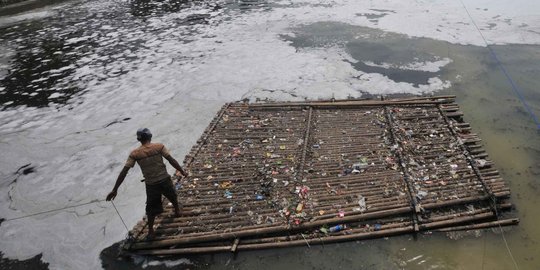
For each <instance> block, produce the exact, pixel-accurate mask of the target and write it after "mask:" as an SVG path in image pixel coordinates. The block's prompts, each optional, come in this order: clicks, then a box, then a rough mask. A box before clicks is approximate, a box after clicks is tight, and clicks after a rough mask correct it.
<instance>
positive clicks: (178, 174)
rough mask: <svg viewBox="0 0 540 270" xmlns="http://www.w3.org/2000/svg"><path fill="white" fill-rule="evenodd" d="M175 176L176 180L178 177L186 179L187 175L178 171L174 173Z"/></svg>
mask: <svg viewBox="0 0 540 270" xmlns="http://www.w3.org/2000/svg"><path fill="white" fill-rule="evenodd" d="M175 175H176V176H178V178H180V177H187V175H185V174H183V173H182V172H181V171H179V170H176V173H175Z"/></svg>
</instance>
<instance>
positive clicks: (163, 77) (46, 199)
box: [0, 0, 540, 269]
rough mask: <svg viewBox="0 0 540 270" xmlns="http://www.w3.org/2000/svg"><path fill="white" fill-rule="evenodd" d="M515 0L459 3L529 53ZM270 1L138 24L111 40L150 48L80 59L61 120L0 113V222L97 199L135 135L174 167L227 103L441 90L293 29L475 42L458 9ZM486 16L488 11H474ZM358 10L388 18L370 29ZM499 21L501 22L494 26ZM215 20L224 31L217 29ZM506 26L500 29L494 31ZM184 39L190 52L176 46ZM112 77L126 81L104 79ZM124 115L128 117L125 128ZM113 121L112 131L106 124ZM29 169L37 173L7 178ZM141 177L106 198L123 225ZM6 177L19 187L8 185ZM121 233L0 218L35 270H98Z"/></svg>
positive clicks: (428, 66) (62, 218)
mask: <svg viewBox="0 0 540 270" xmlns="http://www.w3.org/2000/svg"><path fill="white" fill-rule="evenodd" d="M518 2H519V3H516V2H515V1H514V2H512V3H502V2H498V5H497V6H494V7H493V6H490V5H492V3H491V2H488V1H479V0H475V1H467V5H470V7H469V8H470V10H471V13H472V15H473V16H474V17H475V19H476V20H477V22H478V23H479V26H480V27H485V26H486V25H488V24H489V23H492V22H494V23H497V25H496V26H494V27H492V28H490V29H486V30H485V32H484V34H485V36H486V37H487V38H488V40H490V41H491V42H493V43H531V44H537V43H539V42H540V35H538V34H537V33H535V32H534V29H537V28H538V26H539V25H540V21H539V19H538V16H535V15H536V14H535V12H537V11H538V10H540V8H536V7H538V5H539V4H538V3H536V2H535V1H524V0H521V1H518ZM372 3H376V5H375V4H372ZM112 4H114V3H110V2H107V3H105V2H96V1H94V2H92V3H91V5H90V4H85V5H82V6H81V7H82V8H89V9H99V8H107V7H108V5H112ZM280 4H281V5H282V6H281V7H276V8H273V9H271V10H269V11H248V12H244V13H238V12H233V11H231V14H228V15H226V14H219V12H216V11H212V10H207V9H203V8H198V7H194V8H193V9H187V10H183V11H181V12H179V13H178V14H171V15H166V16H163V17H160V18H152V19H149V20H148V25H149V26H150V27H155V28H156V29H159V31H156V32H144V31H139V29H121V28H120V29H118V31H117V32H118V33H116V34H118V35H123V37H127V38H129V37H131V38H133V39H134V40H135V39H142V40H144V41H145V44H147V45H148V47H147V48H146V49H141V50H140V51H137V52H130V51H127V52H125V54H126V55H132V56H133V55H134V56H136V57H135V59H134V60H133V59H131V58H128V57H123V56H119V57H118V58H116V60H115V61H112V62H111V63H109V64H107V66H103V65H101V66H100V64H99V62H97V60H96V59H98V58H99V57H100V56H99V55H97V54H95V55H90V56H88V57H84V58H82V59H80V60H79V61H78V64H80V65H78V68H77V69H76V71H75V74H74V75H73V78H77V79H79V78H80V79H81V80H80V83H81V87H82V88H84V89H85V90H86V94H84V95H83V96H82V97H80V98H76V99H74V100H72V101H70V102H71V104H69V105H68V106H65V107H60V108H58V109H57V108H55V107H47V108H39V109H37V108H27V107H24V106H21V107H18V108H14V109H10V110H6V111H0V127H1V128H0V130H1V131H0V152H2V153H9V155H2V156H1V157H0V171H1V175H0V177H2V179H3V181H2V182H1V183H2V184H1V185H0V190H1V192H0V216H1V217H3V218H7V219H9V218H15V217H19V216H23V215H27V214H32V213H36V212H40V211H46V210H50V209H55V208H59V207H65V206H68V205H73V204H78V203H82V202H88V201H92V200H94V199H102V198H104V197H105V195H106V194H107V192H108V191H110V189H111V188H112V186H113V185H114V181H115V178H116V175H117V173H118V172H119V171H120V169H121V167H122V164H123V162H124V161H125V159H126V158H127V154H128V153H129V150H130V149H132V148H135V147H136V146H137V143H136V141H135V138H134V132H135V130H136V129H137V128H139V127H149V128H150V129H151V130H152V131H153V132H154V134H155V140H156V141H161V142H164V143H165V144H166V145H167V146H168V147H169V148H170V149H171V150H172V153H173V155H174V156H175V157H177V159H180V160H181V157H182V156H184V155H185V154H187V153H188V151H189V149H190V147H191V145H193V144H194V143H195V141H196V139H197V138H198V137H199V136H200V134H201V133H202V131H203V130H204V128H205V127H206V126H207V124H208V123H209V122H210V120H211V119H212V117H214V115H215V113H216V112H217V111H218V110H219V108H220V107H221V105H222V104H223V103H224V102H229V101H235V100H239V99H243V98H249V99H251V100H255V99H257V98H259V99H264V98H270V99H273V100H303V99H306V98H307V99H318V98H329V97H332V96H334V97H335V98H345V97H348V96H353V97H359V96H361V95H362V94H361V93H362V92H368V93H372V94H387V93H412V94H420V93H432V92H434V91H438V90H441V89H444V88H447V87H449V86H450V85H451V82H449V81H442V80H441V79H440V78H438V77H436V76H435V75H434V77H432V78H430V79H429V80H428V84H424V85H419V86H417V87H415V86H414V85H412V84H410V83H404V82H395V81H392V80H391V79H389V78H388V77H385V76H384V75H382V74H378V73H363V72H361V71H358V70H355V69H354V68H353V66H351V64H350V63H351V62H354V61H353V59H351V57H350V55H348V54H347V53H346V51H345V50H344V48H342V47H340V46H338V45H336V46H330V47H326V48H305V49H300V50H298V49H296V48H294V47H292V46H291V45H290V44H289V42H287V41H284V40H283V39H281V38H280V35H284V34H287V35H289V36H291V35H293V34H294V33H291V28H293V27H298V26H301V25H308V24H311V23H314V22H319V21H337V22H343V23H348V24H351V25H360V26H369V27H375V28H380V29H383V30H387V31H394V32H398V33H404V34H407V35H410V36H415V37H431V38H435V39H440V40H446V41H449V42H454V43H462V44H475V45H483V41H482V39H481V37H479V35H478V32H477V31H476V29H475V28H474V26H472V25H471V24H470V21H469V19H468V17H467V15H466V14H465V13H464V12H456V11H459V10H460V8H462V7H461V4H460V3H459V1H444V2H436V3H435V2H431V1H429V2H426V1H415V2H410V1H397V0H394V1H385V2H371V1H356V0H355V1H352V0H341V1H336V2H332V5H328V4H327V3H326V2H325V1H322V0H316V1H306V2H304V3H298V2H294V3H292V2H288V1H282V2H281V3H280ZM488 4H489V5H488ZM520 4H521V5H520ZM483 6H488V7H489V8H488V10H487V11H485V10H477V9H476V7H483ZM534 8H536V9H534ZM372 9H379V10H382V9H384V10H391V11H374V10H372ZM201 13H204V14H211V18H210V19H209V23H208V24H199V25H194V26H185V27H183V28H179V29H167V28H164V26H166V25H167V24H169V23H170V21H172V20H178V19H183V18H186V17H187V16H189V15H193V14H201ZM359 13H379V14H382V13H385V16H383V17H380V18H378V19H377V21H376V22H374V21H373V20H371V21H370V20H369V19H367V18H366V17H365V16H359V15H358V14H359ZM497 15H500V17H497V18H494V17H496V16H497ZM224 16H229V20H226V21H225V20H221V19H222V18H221V17H224ZM506 19H511V23H510V24H507V23H501V21H502V22H505V20H506ZM524 24H526V25H527V26H524ZM439 25H440V26H439ZM109 27H110V26H109ZM439 30H441V31H439ZM188 32H189V33H191V34H189V35H191V36H189V38H190V39H191V42H189V43H185V42H181V41H179V37H182V36H186V35H188V34H187V33H188ZM116 34H113V35H110V36H109V38H107V37H102V39H101V40H100V42H99V43H100V45H99V46H101V48H104V49H106V48H107V46H113V45H111V44H114V41H113V39H114V38H116V37H117V35H116ZM156 35H157V37H156ZM85 38H86V37H85ZM76 41H79V40H71V41H70V42H76ZM99 46H98V47H99ZM97 50H99V48H98V49H97ZM101 57H105V58H106V59H107V58H108V57H113V56H101ZM130 59H131V60H130ZM450 60H451V59H450ZM441 61H442V62H441ZM441 61H436V62H415V63H410V64H404V65H403V66H401V68H410V69H414V70H422V71H430V72H434V71H437V70H439V69H440V68H441V67H443V66H445V65H446V64H448V63H449V60H446V58H445V59H442V60H441ZM122 69H123V70H128V72H127V73H124V74H121V75H118V76H114V77H108V76H107V75H106V74H107V72H109V71H113V70H122ZM98 78H104V80H98ZM79 102H81V103H80V104H79ZM125 118H131V119H130V120H126V121H123V119H125ZM115 121H116V122H120V123H117V124H112V125H109V124H110V123H112V122H115ZM28 163H31V164H32V165H31V166H33V167H35V170H36V173H31V174H28V175H14V174H13V173H14V172H15V171H16V170H17V169H18V168H19V167H21V166H23V165H25V164H28ZM169 169H170V171H172V169H171V168H170V167H169ZM140 178H141V174H140V171H139V170H138V169H135V170H132V172H131V173H130V174H129V175H128V177H127V179H126V181H125V182H124V184H123V185H122V187H121V188H120V191H119V195H118V197H117V199H116V201H115V203H116V205H117V207H118V210H119V211H120V213H121V214H122V217H123V218H124V220H125V221H126V223H127V225H128V226H133V225H134V224H135V223H136V222H137V221H138V220H139V219H140V218H141V217H142V215H143V212H144V200H145V195H144V185H143V184H141V183H140V182H139V181H138V180H139V179H140ZM15 179H16V180H17V182H16V183H11V181H12V180H15ZM125 233H126V232H125V229H124V227H123V225H122V223H121V221H120V219H119V217H118V216H117V214H116V212H115V211H114V209H113V208H112V206H111V205H110V204H109V203H105V202H102V203H96V204H92V205H88V206H82V207H78V208H75V209H71V210H69V211H61V212H54V213H49V214H44V215H39V216H34V217H31V218H27V219H19V220H16V221H6V222H4V223H2V225H1V226H0V239H1V243H2V245H1V246H0V249H1V251H2V252H3V253H4V254H5V256H7V257H9V258H17V259H27V258H30V257H32V256H35V255H36V254H40V253H42V254H43V256H42V260H44V261H46V262H48V263H50V268H51V269H99V268H101V262H100V260H99V253H100V252H101V250H102V249H104V248H106V247H107V246H110V245H111V244H113V243H115V242H117V241H119V240H122V239H123V237H124V236H125ZM153 263H154V262H150V263H148V265H153ZM173 264H174V263H172V264H170V265H173ZM166 265H167V264H166Z"/></svg>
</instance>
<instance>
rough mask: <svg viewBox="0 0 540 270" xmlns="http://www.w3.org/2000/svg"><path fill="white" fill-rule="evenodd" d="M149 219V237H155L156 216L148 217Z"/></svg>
mask: <svg viewBox="0 0 540 270" xmlns="http://www.w3.org/2000/svg"><path fill="white" fill-rule="evenodd" d="M147 218H148V237H153V236H154V221H155V220H156V216H154V215H147Z"/></svg>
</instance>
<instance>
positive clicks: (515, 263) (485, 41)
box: [459, 0, 540, 270]
mask: <svg viewBox="0 0 540 270" xmlns="http://www.w3.org/2000/svg"><path fill="white" fill-rule="evenodd" d="M459 1H460V2H461V5H462V6H463V9H465V12H467V15H468V16H469V19H470V20H471V22H472V23H473V25H474V27H475V28H476V30H477V31H478V33H480V36H481V37H482V39H483V40H484V43H485V44H486V47H487V48H488V50H489V52H490V54H491V56H492V57H493V59H494V60H495V61H496V62H497V65H498V66H499V67H500V69H501V71H502V73H503V74H504V76H505V77H506V79H507V80H508V82H509V83H510V85H511V86H512V90H513V91H514V93H515V94H516V96H517V97H518V98H519V99H520V100H521V103H522V104H523V107H525V110H526V111H527V112H528V113H529V116H530V117H531V119H532V120H533V122H534V123H535V124H536V128H537V129H539V130H540V121H538V118H537V117H536V115H535V114H534V112H533V111H532V110H531V108H530V107H529V104H528V103H527V101H525V99H524V98H523V95H522V94H521V91H520V90H519V87H518V86H517V84H516V83H515V82H514V80H513V79H512V77H511V76H510V74H508V72H507V71H506V68H505V67H504V65H503V64H502V62H501V61H500V60H499V57H497V54H496V53H495V51H494V50H493V48H491V46H490V45H489V43H488V42H487V39H486V37H485V36H484V34H483V33H482V31H480V28H479V27H478V25H477V24H476V22H475V21H474V19H473V17H472V15H471V13H470V12H469V9H467V6H465V3H463V0H459ZM495 212H496V213H495V214H496V216H497V217H498V216H499V213H497V208H495ZM499 229H500V230H501V236H502V239H503V241H504V244H505V246H506V250H507V251H508V254H509V255H510V258H511V259H512V262H513V263H514V267H515V268H516V269H518V270H519V266H518V264H517V262H516V260H515V258H514V255H513V254H512V251H511V250H510V247H509V246H508V242H507V241H506V237H505V235H504V230H503V228H502V226H501V225H500V224H499ZM482 267H483V263H482Z"/></svg>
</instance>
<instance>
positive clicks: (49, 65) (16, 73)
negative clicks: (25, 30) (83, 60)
mask: <svg viewBox="0 0 540 270" xmlns="http://www.w3.org/2000/svg"><path fill="white" fill-rule="evenodd" d="M78 46H79V45H78V44H77V43H74V44H70V45H67V44H65V42H64V40H62V39H57V38H50V39H44V40H37V41H34V40H27V43H26V44H23V45H20V46H19V47H18V50H17V52H16V54H15V56H14V57H13V59H12V60H11V66H10V69H9V71H8V74H7V76H5V77H4V78H3V79H2V80H0V86H1V87H3V88H4V89H3V91H2V92H0V103H1V104H4V105H5V108H7V107H12V106H19V105H27V106H31V107H44V106H48V105H49V103H50V102H53V103H57V104H65V103H66V102H67V101H68V100H69V99H70V98H71V97H72V96H73V95H75V94H77V93H78V92H80V90H81V89H79V88H78V87H77V86H76V85H75V83H73V82H69V81H65V80H64V79H66V78H68V77H69V76H70V75H71V74H72V73H73V72H74V69H75V66H74V63H75V61H76V60H77V59H78V58H79V57H78V56H77V54H76V53H75V52H76V48H77V47H78Z"/></svg>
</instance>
